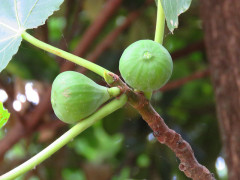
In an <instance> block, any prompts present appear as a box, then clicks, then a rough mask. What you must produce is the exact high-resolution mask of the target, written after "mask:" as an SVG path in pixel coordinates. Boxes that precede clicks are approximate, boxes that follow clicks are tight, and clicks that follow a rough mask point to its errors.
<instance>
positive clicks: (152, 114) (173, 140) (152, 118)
mask: <svg viewBox="0 0 240 180" xmlns="http://www.w3.org/2000/svg"><path fill="white" fill-rule="evenodd" d="M109 75H111V76H112V77H113V79H114V83H112V84H110V86H118V87H120V88H121V89H122V92H124V93H126V94H127V96H128V103H129V104H130V105H131V106H133V107H134V108H135V109H136V110H137V111H138V112H139V113H140V114H141V116H142V118H143V119H144V120H145V121H146V122H147V123H148V125H149V126H150V128H151V129H152V130H153V133H154V136H155V137H156V138H157V140H158V141H159V142H160V143H162V144H165V145H167V146H168V147H169V148H170V149H171V150H172V151H173V152H174V153H175V154H176V156H177V157H178V158H179V159H180V161H181V163H180V165H179V169H180V170H181V171H183V172H184V173H185V175H186V176H187V177H189V178H192V179H193V180H215V178H214V176H213V174H212V173H211V172H210V171H209V170H208V169H207V168H206V167H205V166H202V165H201V164H199V163H198V161H197V160H196V158H195V156H194V153H193V150H192V148H191V146H190V145H189V144H188V143H187V142H186V141H185V140H183V139H182V137H181V135H180V134H178V133H176V132H175V131H174V130H172V129H169V127H168V126H167V125H166V124H165V122H164V120H163V119H162V117H161V116H160V115H159V114H158V113H157V112H156V111H155V110H154V108H153V107H152V105H151V104H150V102H149V101H148V100H147V99H146V98H145V96H144V95H143V94H142V93H138V92H133V91H132V90H131V89H130V88H129V87H128V86H127V85H126V84H125V83H124V82H123V81H122V80H121V79H120V78H119V77H118V76H117V75H115V74H112V73H109Z"/></svg>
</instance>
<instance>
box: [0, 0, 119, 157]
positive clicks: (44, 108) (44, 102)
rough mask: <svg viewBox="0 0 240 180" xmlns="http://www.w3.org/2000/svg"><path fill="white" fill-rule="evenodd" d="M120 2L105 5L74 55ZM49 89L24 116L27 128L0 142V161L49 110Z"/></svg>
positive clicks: (65, 67) (19, 128) (15, 130)
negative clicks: (37, 103)
mask: <svg viewBox="0 0 240 180" xmlns="http://www.w3.org/2000/svg"><path fill="white" fill-rule="evenodd" d="M121 2H122V0H109V1H108V2H107V4H106V5H105V8H104V9H103V10H102V11H101V12H100V15H99V16H98V17H99V18H98V19H97V20H96V21H94V22H93V25H92V26H90V27H89V28H88V30H87V31H86V33H85V34H84V36H83V39H82V41H81V42H80V43H79V45H78V46H77V48H76V50H75V51H74V53H75V54H76V55H79V56H83V54H84V53H85V52H86V51H87V49H88V48H89V46H90V45H91V43H92V41H93V40H94V39H95V38H96V36H97V35H98V34H99V32H100V31H101V30H102V29H103V27H104V25H105V24H106V23H107V21H108V19H109V18H111V16H112V14H114V13H115V11H116V10H117V8H118V7H119V6H120V4H121ZM73 67H74V64H73V63H68V62H67V63H65V64H64V65H63V66H62V68H61V69H62V71H63V70H70V69H72V68H73ZM50 95H51V88H48V89H47V90H46V93H45V95H44V97H42V98H41V100H40V103H39V105H38V106H37V107H36V108H35V109H34V110H33V111H32V112H30V113H29V114H27V115H26V116H25V118H24V119H26V122H27V125H28V126H25V127H23V126H21V125H19V123H18V124H17V125H16V126H14V127H13V128H11V130H10V131H9V132H8V133H7V135H6V137H5V138H4V139H3V140H1V141H0V147H1V148H0V159H1V157H3V155H4V154H5V152H6V151H8V150H9V149H10V148H11V147H12V146H13V145H14V144H16V143H17V142H18V141H19V140H20V139H21V138H23V137H24V136H25V135H26V134H28V133H29V130H32V129H34V127H35V126H37V125H38V123H39V121H40V118H41V117H42V115H43V114H44V113H46V112H48V111H49V110H50V109H51V103H50Z"/></svg>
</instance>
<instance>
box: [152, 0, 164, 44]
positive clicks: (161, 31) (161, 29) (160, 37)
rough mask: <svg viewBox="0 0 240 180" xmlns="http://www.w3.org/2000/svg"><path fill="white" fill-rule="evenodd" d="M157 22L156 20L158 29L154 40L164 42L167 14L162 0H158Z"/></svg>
mask: <svg viewBox="0 0 240 180" xmlns="http://www.w3.org/2000/svg"><path fill="white" fill-rule="evenodd" d="M157 9H158V10H157V22H156V31H155V39H154V41H156V42H158V43H160V44H162V43H163V37H164V28H165V14H164V11H163V8H162V3H161V0H158V6H157Z"/></svg>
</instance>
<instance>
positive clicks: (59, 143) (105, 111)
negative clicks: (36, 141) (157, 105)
mask: <svg viewBox="0 0 240 180" xmlns="http://www.w3.org/2000/svg"><path fill="white" fill-rule="evenodd" d="M126 102H127V96H126V95H125V94H124V95H122V96H121V97H120V98H119V99H115V100H113V101H111V102H110V103H108V104H107V105H105V106H103V107H102V108H101V109H99V110H98V111H97V112H96V113H94V114H93V115H91V116H90V117H88V118H86V119H85V120H83V121H81V122H79V123H78V124H76V125H75V126H74V127H72V128H71V129H70V130H68V131H67V132H66V133H65V134H63V135H62V136H61V137H60V138H58V139H57V140H56V141H54V142H53V143H52V144H50V145H49V146H48V147H47V148H45V149H44V150H42V151H41V152H39V153H38V154H37V155H35V156H34V157H32V158H31V159H29V160H28V161H26V162H24V163H23V164H21V165H20V166H18V167H16V168H15V169H13V170H11V171H9V172H8V173H6V174H4V175H2V176H0V179H1V180H9V179H15V178H16V177H18V176H20V175H22V174H24V173H26V172H27V171H29V170H31V169H34V168H35V167H36V166H37V165H38V164H40V163H41V162H43V161H44V160H46V159H47V158H49V157H50V156H51V155H52V154H54V153H55V152H56V151H58V150H59V149H60V148H62V147H63V146H64V145H66V144H67V143H68V142H70V141H71V140H72V139H73V138H74V137H76V136H77V135H78V134H80V133H81V132H82V131H84V130H85V129H87V128H88V127H90V126H91V125H93V124H94V123H95V122H96V121H98V120H100V119H102V118H104V117H105V116H107V115H109V114H111V113H112V112H114V111H116V110H117V109H119V108H121V107H122V106H124V105H125V103H126Z"/></svg>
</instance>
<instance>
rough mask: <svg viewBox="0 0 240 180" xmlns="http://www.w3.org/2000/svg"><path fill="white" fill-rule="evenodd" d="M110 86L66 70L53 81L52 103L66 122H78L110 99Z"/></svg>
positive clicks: (58, 115)
mask: <svg viewBox="0 0 240 180" xmlns="http://www.w3.org/2000/svg"><path fill="white" fill-rule="evenodd" d="M109 98H110V95H109V93H108V88H106V87H103V86H100V85H98V84H96V83H95V82H94V81H92V80H91V79H89V78H88V77H86V76H84V75H83V74H81V73H77V72H74V71H65V72H63V73H61V74H59V75H58V76H57V77H56V79H55V80H54V82H53V85H52V92H51V103H52V107H53V110H54V112H55V114H56V116H57V117H58V118H59V119H60V120H62V121H63V122H65V123H69V124H72V123H76V122H78V121H80V120H82V119H84V118H86V117H87V116H89V115H91V114H92V113H93V112H95V111H96V110H97V109H98V108H99V107H100V106H101V105H102V104H103V103H105V102H106V101H107V100H109Z"/></svg>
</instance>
